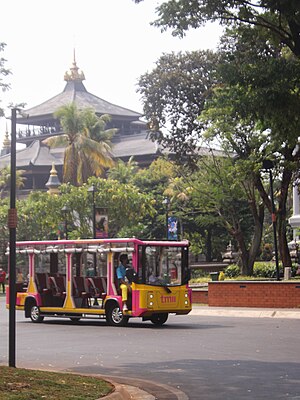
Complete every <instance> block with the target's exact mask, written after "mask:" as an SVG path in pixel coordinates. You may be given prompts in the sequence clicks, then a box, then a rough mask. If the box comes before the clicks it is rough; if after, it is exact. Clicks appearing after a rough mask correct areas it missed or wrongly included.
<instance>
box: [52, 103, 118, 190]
mask: <svg viewBox="0 0 300 400" xmlns="http://www.w3.org/2000/svg"><path fill="white" fill-rule="evenodd" d="M54 116H55V117H56V118H58V119H59V121H60V124H61V126H62V129H63V131H64V134H63V135H59V136H54V137H51V138H48V139H46V140H45V142H46V143H47V144H48V145H49V146H50V147H59V146H61V147H62V146H65V153H64V166H63V181H64V182H69V183H71V184H72V185H74V186H79V185H82V184H83V183H84V182H86V181H87V179H88V178H89V177H90V176H97V177H99V176H102V175H103V174H104V171H105V168H109V167H112V166H113V165H114V161H113V158H112V154H111V143H110V139H111V138H112V136H113V135H114V133H115V132H116V129H109V130H105V125H106V123H107V122H108V120H109V117H108V116H107V115H102V116H100V117H98V116H97V115H96V114H95V112H94V111H93V110H92V109H89V108H86V109H84V110H79V109H78V108H77V106H76V104H75V103H71V104H69V105H65V106H62V107H61V108H59V109H58V110H57V111H56V112H55V114H54Z"/></svg>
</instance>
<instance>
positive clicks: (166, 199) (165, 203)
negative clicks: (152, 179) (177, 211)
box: [163, 197, 170, 240]
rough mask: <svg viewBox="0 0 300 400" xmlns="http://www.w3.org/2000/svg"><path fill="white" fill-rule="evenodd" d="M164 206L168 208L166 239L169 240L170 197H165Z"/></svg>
mask: <svg viewBox="0 0 300 400" xmlns="http://www.w3.org/2000/svg"><path fill="white" fill-rule="evenodd" d="M163 204H164V205H165V207H166V239H167V240H168V238H169V205H170V199H169V198H168V197H165V198H164V199H163Z"/></svg>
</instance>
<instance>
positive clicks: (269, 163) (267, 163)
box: [263, 160, 280, 281]
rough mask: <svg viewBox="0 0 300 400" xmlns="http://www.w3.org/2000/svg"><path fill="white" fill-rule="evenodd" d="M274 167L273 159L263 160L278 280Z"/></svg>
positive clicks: (278, 277) (278, 278) (277, 277)
mask: <svg viewBox="0 0 300 400" xmlns="http://www.w3.org/2000/svg"><path fill="white" fill-rule="evenodd" d="M273 168H274V164H273V161H271V160H264V161H263V169H264V170H266V171H267V172H269V176H270V192H271V205H272V225H273V236H274V252H275V263H276V279H277V280H278V281H280V274H279V260H278V247H277V232H276V214H275V203H274V191H273V174H272V169H273Z"/></svg>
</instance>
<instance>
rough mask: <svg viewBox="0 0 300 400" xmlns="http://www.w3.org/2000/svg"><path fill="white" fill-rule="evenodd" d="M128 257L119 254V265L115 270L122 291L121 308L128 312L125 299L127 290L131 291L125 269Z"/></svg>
mask: <svg viewBox="0 0 300 400" xmlns="http://www.w3.org/2000/svg"><path fill="white" fill-rule="evenodd" d="M128 261H129V260H128V255H127V254H125V253H124V254H121V255H120V265H119V266H118V268H117V278H118V281H119V283H120V289H121V291H122V306H123V311H128V307H127V298H128V290H130V289H131V286H130V283H129V281H128V279H127V278H126V267H127V265H128Z"/></svg>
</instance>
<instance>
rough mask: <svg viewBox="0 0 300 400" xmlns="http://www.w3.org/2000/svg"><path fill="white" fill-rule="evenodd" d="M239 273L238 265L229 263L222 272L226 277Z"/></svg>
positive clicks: (235, 275)
mask: <svg viewBox="0 0 300 400" xmlns="http://www.w3.org/2000/svg"><path fill="white" fill-rule="evenodd" d="M240 273H241V270H240V267H239V266H238V265H236V264H230V265H228V267H226V268H225V269H224V274H225V276H226V277H228V278H236V277H237V276H239V275H240Z"/></svg>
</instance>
